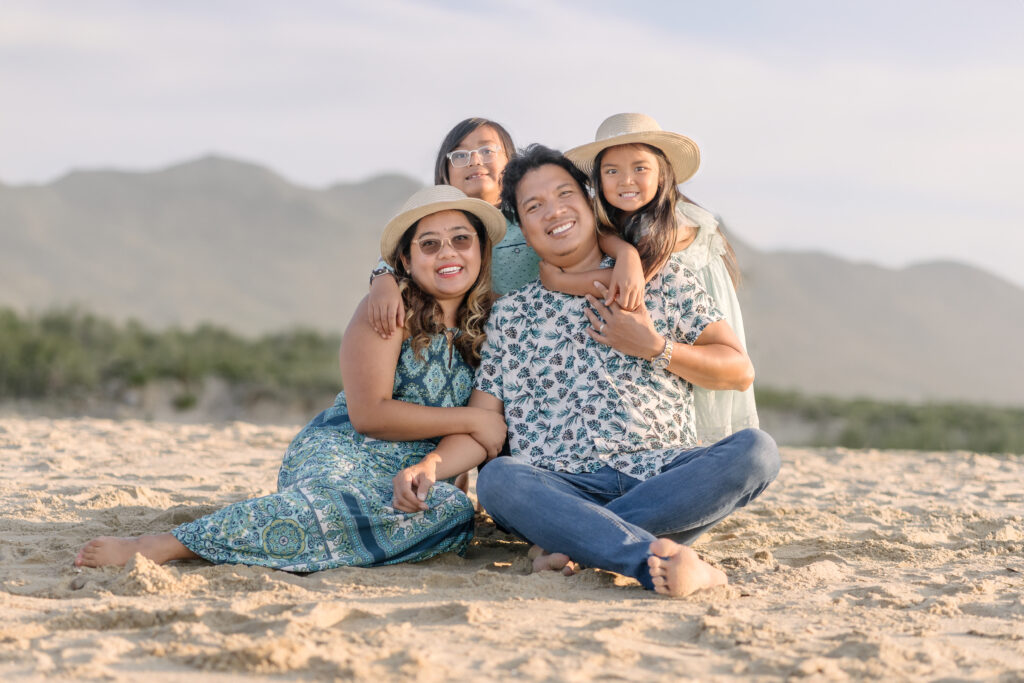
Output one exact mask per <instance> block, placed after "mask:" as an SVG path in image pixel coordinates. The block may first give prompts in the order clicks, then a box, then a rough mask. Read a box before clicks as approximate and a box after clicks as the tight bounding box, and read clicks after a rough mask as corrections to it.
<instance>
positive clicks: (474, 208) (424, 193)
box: [380, 185, 505, 268]
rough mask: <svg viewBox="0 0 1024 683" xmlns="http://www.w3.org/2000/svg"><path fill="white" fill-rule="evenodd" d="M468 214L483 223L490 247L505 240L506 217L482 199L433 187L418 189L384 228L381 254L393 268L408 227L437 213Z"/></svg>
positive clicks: (451, 189)
mask: <svg viewBox="0 0 1024 683" xmlns="http://www.w3.org/2000/svg"><path fill="white" fill-rule="evenodd" d="M451 210H455V211H468V212H469V213H471V214H473V215H474V216H476V217H477V218H479V219H480V222H481V223H483V224H484V228H486V229H487V236H488V237H490V238H491V244H492V245H494V244H497V243H498V242H500V241H501V240H502V239H503V238H504V237H505V217H504V216H502V215H501V212H500V211H498V210H497V209H496V208H494V207H493V206H491V205H490V204H488V203H487V202H485V201H484V200H482V199H473V198H471V197H467V196H466V195H464V194H463V193H462V190H460V189H458V188H457V187H453V186H451V185H431V186H429V187H424V188H423V189H422V190H419V191H418V192H416V194H414V195H413V196H411V197H409V199H407V200H406V202H405V204H403V205H402V208H401V209H399V211H398V213H397V214H396V215H395V217H394V218H392V219H391V220H390V221H388V224H387V225H385V226H384V233H383V234H382V235H381V237H380V253H381V255H382V256H383V257H384V260H385V261H387V262H388V265H390V266H391V267H392V268H394V267H395V263H394V261H395V253H394V252H395V248H397V247H398V243H399V241H401V239H402V235H404V234H405V231H406V230H408V229H409V227H410V226H411V225H413V224H415V223H416V221H418V220H419V219H421V218H423V217H424V216H429V215H430V214H432V213H437V212H438V211H451Z"/></svg>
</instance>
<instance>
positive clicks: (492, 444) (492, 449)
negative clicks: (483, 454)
mask: <svg viewBox="0 0 1024 683" xmlns="http://www.w3.org/2000/svg"><path fill="white" fill-rule="evenodd" d="M467 410H472V411H474V415H473V425H474V426H473V428H472V429H471V430H470V432H469V435H470V436H471V437H473V439H474V440H475V441H476V442H477V443H478V444H480V445H481V446H483V449H484V450H485V451H487V458H488V460H489V459H491V458H494V457H497V455H498V453H500V452H501V449H502V447H503V446H504V445H505V437H506V435H507V434H508V425H506V424H505V417H504V416H503V415H502V413H499V412H496V411H493V410H485V409H484V408H467Z"/></svg>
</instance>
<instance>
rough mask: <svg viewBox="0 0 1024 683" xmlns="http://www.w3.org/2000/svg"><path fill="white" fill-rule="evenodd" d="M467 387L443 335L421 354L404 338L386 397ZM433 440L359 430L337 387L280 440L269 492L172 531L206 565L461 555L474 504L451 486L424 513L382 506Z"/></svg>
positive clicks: (424, 396) (450, 401) (457, 397)
mask: <svg viewBox="0 0 1024 683" xmlns="http://www.w3.org/2000/svg"><path fill="white" fill-rule="evenodd" d="M472 390H473V369H472V368H471V367H470V366H469V365H468V364H467V363H466V362H465V361H464V360H463V359H462V356H461V355H460V354H459V353H458V351H455V350H454V349H452V348H451V347H450V345H449V343H448V340H447V339H446V338H445V336H444V335H437V336H436V337H434V339H433V340H432V341H431V344H430V346H429V347H428V348H427V349H426V350H425V352H424V357H423V358H422V359H421V358H417V357H416V354H415V353H414V352H413V350H412V348H411V347H410V345H409V341H408V340H406V341H405V342H404V343H403V345H402V351H401V355H400V356H399V361H398V367H397V368H396V369H395V384H394V389H393V391H392V397H393V398H394V399H396V400H399V401H407V402H409V403H416V404H419V405H428V406H438V407H444V408H451V407H456V406H464V405H466V402H467V401H468V400H469V395H470V393H471V392H472ZM437 442H438V439H425V440H422V441H381V440H379V439H374V438H371V437H369V436H364V435H363V434H360V433H359V432H357V431H356V430H355V429H353V428H352V423H351V422H350V421H349V415H348V403H347V401H346V398H345V393H344V392H342V393H340V394H338V396H337V398H336V399H335V401H334V405H333V406H331V407H330V408H328V409H327V410H325V411H323V412H322V413H320V414H319V415H317V416H316V417H315V418H313V420H312V421H311V422H310V423H309V424H307V425H306V426H305V427H304V428H303V429H302V431H301V432H299V434H298V436H296V437H295V439H294V440H293V441H292V443H291V445H290V446H288V450H287V451H286V452H285V455H284V462H283V463H282V465H281V470H280V473H279V475H278V481H277V487H278V492H277V493H275V494H273V495H269V496H264V497H262V498H255V499H252V500H246V501H242V502H239V503H235V504H233V505H229V506H228V507H226V508H224V509H223V510H220V511H218V512H215V513H213V514H211V515H207V516H206V517H202V518H200V519H197V520H195V521H194V522H188V523H186V524H182V525H181V526H179V527H178V528H177V529H175V530H174V531H173V532H172V533H173V534H174V536H175V538H177V539H178V540H179V541H180V542H181V543H182V544H183V545H184V546H185V547H186V548H188V549H189V550H191V551H192V552H194V553H196V554H197V555H199V556H200V557H203V558H205V559H207V560H209V561H210V562H214V563H217V564H247V565H259V566H263V567H271V568H274V569H284V570H287V571H293V572H315V571H319V570H321V569H330V568H333V567H352V566H357V567H371V566H374V565H384V564H395V563H397V562H416V561H419V560H425V559H427V558H429V557H433V556H434V555H437V554H439V553H443V552H447V551H454V552H456V553H459V554H460V555H461V554H464V553H465V551H466V548H467V547H468V545H469V541H470V540H471V539H472V537H473V513H474V510H473V504H472V503H471V502H470V500H469V498H468V497H467V496H466V494H465V493H463V492H462V491H461V490H459V489H458V488H456V487H455V486H454V485H453V484H452V483H450V482H448V481H439V482H437V483H436V484H434V486H433V488H432V489H431V491H430V494H429V496H428V497H427V505H429V506H430V507H429V509H428V510H426V511H423V512H416V513H406V512H401V511H400V510H396V509H395V508H393V507H392V506H391V499H392V483H391V481H392V478H393V477H394V476H395V475H396V474H397V473H398V472H399V471H400V470H402V469H404V468H406V467H409V466H410V465H414V464H416V463H417V462H419V461H420V460H421V459H423V456H425V455H426V454H427V453H429V452H430V451H432V450H433V449H434V447H435V446H436V445H437Z"/></svg>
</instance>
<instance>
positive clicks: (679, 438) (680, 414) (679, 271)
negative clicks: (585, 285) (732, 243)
mask: <svg viewBox="0 0 1024 683" xmlns="http://www.w3.org/2000/svg"><path fill="white" fill-rule="evenodd" d="M610 264H611V260H610V259H606V260H605V262H604V263H603V264H602V265H610ZM645 303H646V305H647V308H648V311H649V312H650V315H651V320H652V321H653V323H654V327H655V329H656V330H657V331H658V333H659V334H662V335H665V336H668V337H670V338H671V339H672V340H673V341H674V342H675V343H684V344H693V343H694V341H696V340H697V338H698V337H699V336H700V333H701V332H702V331H703V330H704V328H705V327H706V326H707V325H708V324H710V323H712V322H715V321H717V320H721V319H722V315H721V313H719V311H718V309H717V308H716V307H715V305H714V302H713V301H712V300H711V298H710V297H709V296H708V294H707V293H706V292H705V291H704V289H703V288H702V287H701V285H700V284H699V283H698V281H697V279H696V278H695V277H694V275H693V273H692V272H690V271H689V270H687V269H686V268H684V267H683V265H682V264H681V263H680V262H679V260H678V259H677V258H675V257H673V258H671V259H670V260H669V262H668V264H666V266H665V267H664V268H663V269H662V270H661V272H660V273H659V274H658V275H656V276H655V277H654V278H653V279H652V280H651V281H650V282H649V283H648V286H647V290H646V295H645ZM588 307H589V304H588V303H587V300H586V299H585V298H584V297H576V296H570V295H567V294H561V293H559V292H552V291H549V290H547V289H545V288H544V286H543V285H541V284H540V281H534V282H531V283H529V284H527V285H526V286H524V287H522V288H520V289H518V290H515V291H513V292H510V293H509V294H507V295H505V296H503V297H502V298H501V299H499V300H498V301H497V302H496V303H495V304H494V307H493V308H492V310H491V316H490V319H489V320H488V323H487V341H486V343H485V344H484V346H483V349H482V351H481V362H480V367H479V368H478V369H477V374H476V388H477V389H479V390H480V391H484V392H486V393H488V394H491V395H493V396H495V397H496V398H498V399H500V400H501V401H502V402H504V405H505V421H506V423H507V424H508V437H509V447H510V449H511V453H512V457H515V458H519V459H522V460H524V461H526V462H529V463H530V464H532V465H536V466H538V467H542V468H545V469H549V470H554V471H562V472H593V471H595V470H598V469H600V468H601V467H603V466H605V465H609V466H611V467H613V468H615V469H617V470H619V471H620V472H623V473H624V474H628V475H630V476H633V477H636V478H638V479H647V478H648V477H651V476H654V475H655V474H657V473H658V472H659V471H660V470H661V468H662V467H663V466H664V464H665V463H666V462H667V461H668V460H671V459H672V458H673V457H675V455H676V454H677V453H678V452H679V450H680V449H685V448H692V447H694V446H695V445H696V443H697V439H696V435H695V433H694V413H693V391H692V386H691V385H690V383H689V382H687V381H686V380H684V379H682V378H680V377H677V376H676V375H673V374H671V373H669V372H667V371H664V370H658V369H657V368H655V367H654V366H653V364H652V363H651V362H650V361H648V360H646V359H643V358H636V357H633V356H627V355H625V354H622V353H620V352H618V351H616V350H614V349H612V348H610V347H608V346H605V345H603V344H600V343H598V342H595V341H594V340H592V339H591V338H590V336H589V335H588V334H587V332H586V329H587V328H588V327H589V326H590V322H589V321H588V320H587V317H586V315H585V313H584V310H585V309H586V308H588Z"/></svg>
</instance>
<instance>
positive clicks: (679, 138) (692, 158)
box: [565, 114, 700, 183]
mask: <svg viewBox="0 0 1024 683" xmlns="http://www.w3.org/2000/svg"><path fill="white" fill-rule="evenodd" d="M636 143H643V144H646V145H651V146H652V147H657V148H658V149H660V150H661V151H662V152H664V153H665V156H666V157H668V161H669V163H670V164H672V170H673V171H674V172H675V174H676V182H677V183H682V182H684V181H686V180H689V179H690V178H691V177H692V176H693V174H694V173H696V172H697V168H698V167H699V166H700V149H699V148H698V147H697V143H696V142H694V141H693V140H691V139H690V138H688V137H686V136H685V135H680V134H679V133H670V132H669V131H667V130H662V129H661V126H659V125H658V122H657V121H655V120H654V119H652V118H651V117H650V116H646V115H645V114H615V115H614V116H609V117H608V118H606V119H605V120H604V122H603V123H601V125H600V126H599V127H598V129H597V133H596V134H595V135H594V142H591V143H589V144H586V145H580V146H579V147H573V148H572V149H570V150H569V151H568V152H566V153H565V156H566V157H568V158H569V160H570V161H572V163H574V164H576V167H577V168H578V169H580V170H581V171H583V172H584V173H586V174H587V175H588V176H589V175H590V171H591V169H592V168H593V166H594V159H595V158H596V157H597V155H598V154H599V153H600V152H601V150H605V149H608V148H609V147H614V146H616V145H631V144H636Z"/></svg>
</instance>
